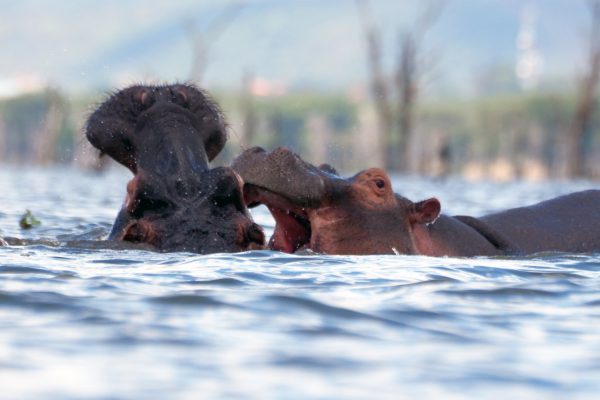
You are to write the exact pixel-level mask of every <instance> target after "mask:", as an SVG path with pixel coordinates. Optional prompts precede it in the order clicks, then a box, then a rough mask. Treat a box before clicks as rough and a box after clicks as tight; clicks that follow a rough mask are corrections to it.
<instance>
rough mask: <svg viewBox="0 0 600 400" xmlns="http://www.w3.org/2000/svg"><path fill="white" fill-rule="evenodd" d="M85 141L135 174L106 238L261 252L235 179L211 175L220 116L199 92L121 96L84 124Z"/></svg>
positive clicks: (181, 89)
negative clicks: (258, 250) (210, 165)
mask: <svg viewBox="0 0 600 400" xmlns="http://www.w3.org/2000/svg"><path fill="white" fill-rule="evenodd" d="M86 136H87V138H88V139H89V141H90V142H91V143H92V145H93V146H95V147H96V148H98V149H99V150H100V151H101V152H102V153H105V154H107V155H108V156H110V157H112V158H113V159H115V160H116V161H117V162H119V163H121V164H122V165H124V166H126V167H127V168H129V169H130V170H131V172H132V173H133V174H134V177H133V179H132V180H131V181H130V182H129V183H128V184H127V196H126V199H125V202H124V204H123V207H122V209H121V211H120V212H119V215H118V216H117V219H116V221H115V223H114V225H113V228H112V231H111V233H110V235H109V239H112V240H122V241H128V242H133V243H144V244H147V245H151V246H152V247H154V248H156V249H158V250H162V251H191V252H197V253H214V252H235V251H244V250H248V249H254V248H262V246H263V244H264V235H263V233H262V230H261V228H260V227H259V226H258V225H256V224H254V223H253V221H252V219H251V217H250V214H249V212H248V209H247V208H246V205H245V203H244V201H243V195H242V181H241V179H240V177H239V176H238V175H237V174H236V173H235V172H234V171H233V170H232V169H231V168H228V167H221V168H213V169H211V168H209V161H211V160H212V159H213V158H214V157H215V156H217V154H218V153H219V152H220V151H221V150H222V148H223V146H224V145H225V142H226V139H227V137H226V132H225V122H224V119H223V116H222V113H221V111H220V110H219V108H218V106H217V105H216V104H215V103H214V102H213V101H212V100H211V99H210V98H209V97H208V95H206V94H205V93H203V92H202V91H200V90H199V89H197V88H195V87H193V86H190V85H182V84H179V85H165V86H143V85H139V86H132V87H129V88H126V89H123V90H121V91H119V92H116V93H115V94H113V95H112V96H110V97H109V98H108V99H107V100H106V101H105V102H104V103H102V105H100V107H99V108H98V109H97V110H96V111H95V112H94V113H93V114H92V115H91V116H90V117H89V119H88V122H87V126H86Z"/></svg>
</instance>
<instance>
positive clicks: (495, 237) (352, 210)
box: [232, 148, 600, 256]
mask: <svg viewBox="0 0 600 400" xmlns="http://www.w3.org/2000/svg"><path fill="white" fill-rule="evenodd" d="M232 167H233V168H234V169H235V170H236V171H237V172H238V173H239V174H240V175H241V177H242V178H243V179H244V181H245V188H244V196H245V198H246V202H247V203H248V204H249V205H250V206H254V205H257V204H265V205H266V206H267V207H268V208H269V210H270V211H271V213H272V214H273V216H274V218H275V222H276V225H275V231H274V234H273V236H272V238H271V241H270V244H269V245H270V248H272V249H274V250H282V251H286V252H294V251H296V250H298V249H312V250H313V251H316V252H321V253H327V254H393V253H396V254H423V255H429V256H445V255H447V256H477V255H507V254H530V253H535V252H540V251H565V252H591V251H597V250H600V227H599V226H600V191H598V190H591V191H586V192H579V193H574V194H570V195H566V196H562V197H558V198H556V199H553V200H548V201H545V202H542V203H539V204H536V205H533V206H530V207H523V208H515V209H511V210H507V211H503V212H499V213H495V214H490V215H487V216H484V217H480V218H474V217H467V216H455V217H451V216H446V215H440V209H441V205H440V202H439V201H438V200H437V199H435V198H431V199H428V200H424V201H421V202H417V203H415V202H412V201H410V200H408V199H406V198H404V197H402V196H400V195H397V194H395V193H394V192H393V191H392V186H391V182H390V179H389V177H388V176H387V174H386V173H385V172H384V171H383V170H381V169H377V168H373V169H368V170H366V171H363V172H360V173H358V174H356V175H355V176H353V177H350V178H347V179H344V178H341V177H340V176H338V175H337V173H336V172H335V170H334V169H333V168H331V167H329V166H321V167H315V166H313V165H311V164H309V163H306V162H305V161H303V160H302V159H301V158H300V157H299V156H297V155H296V154H294V153H292V152H291V151H289V150H287V149H277V150H275V151H273V152H271V153H268V152H265V151H264V150H262V149H260V148H253V149H249V150H247V151H245V152H244V153H242V154H241V155H240V156H239V157H238V158H237V159H236V160H235V161H234V163H233V165H232Z"/></svg>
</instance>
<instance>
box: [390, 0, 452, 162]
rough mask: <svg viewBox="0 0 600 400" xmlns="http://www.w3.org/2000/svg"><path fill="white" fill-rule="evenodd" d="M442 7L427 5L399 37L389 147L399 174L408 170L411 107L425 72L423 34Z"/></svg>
mask: <svg viewBox="0 0 600 400" xmlns="http://www.w3.org/2000/svg"><path fill="white" fill-rule="evenodd" d="M443 5H444V3H443V2H442V1H435V2H429V3H428V4H427V6H426V7H425V9H424V10H423V11H422V13H421V15H420V16H419V18H417V21H416V23H415V25H414V26H413V27H412V28H411V29H410V31H409V32H407V33H405V34H402V35H400V37H399V39H398V42H399V46H398V47H399V49H400V51H399V55H398V63H397V67H396V74H395V75H396V76H395V78H396V79H395V80H396V90H397V93H398V96H397V106H396V118H397V129H398V130H397V137H396V138H395V140H393V141H392V143H391V144H392V145H391V146H390V150H391V154H390V156H389V157H390V158H391V159H392V160H394V162H392V166H393V167H394V169H396V170H399V171H407V170H408V169H409V164H408V162H409V159H410V151H411V146H410V144H411V142H412V135H413V129H414V120H415V106H416V102H417V97H418V95H419V87H420V85H421V82H420V81H421V78H422V75H423V74H424V73H425V72H426V70H427V68H426V67H425V64H426V63H425V61H424V59H423V56H424V55H423V54H422V53H423V51H422V50H421V49H422V47H423V41H424V38H425V35H426V34H427V32H428V31H429V30H430V29H431V28H432V26H433V24H434V23H435V21H436V20H437V19H438V18H439V16H440V15H441V12H442V9H443Z"/></svg>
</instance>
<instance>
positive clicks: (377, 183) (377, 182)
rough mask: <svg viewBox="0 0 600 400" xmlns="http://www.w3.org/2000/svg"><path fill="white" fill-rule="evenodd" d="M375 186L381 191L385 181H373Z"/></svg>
mask: <svg viewBox="0 0 600 400" xmlns="http://www.w3.org/2000/svg"><path fill="white" fill-rule="evenodd" d="M375 186H377V187H378V188H379V189H383V188H384V187H385V181H384V180H383V179H375Z"/></svg>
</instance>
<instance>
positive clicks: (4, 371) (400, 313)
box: [0, 167, 600, 399]
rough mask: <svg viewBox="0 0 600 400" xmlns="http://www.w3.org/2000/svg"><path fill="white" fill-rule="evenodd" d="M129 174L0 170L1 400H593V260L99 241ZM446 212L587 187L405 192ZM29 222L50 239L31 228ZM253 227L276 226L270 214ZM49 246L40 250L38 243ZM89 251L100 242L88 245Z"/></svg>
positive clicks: (596, 319)
mask: <svg viewBox="0 0 600 400" xmlns="http://www.w3.org/2000/svg"><path fill="white" fill-rule="evenodd" d="M128 178H129V176H128V175H127V174H126V173H125V172H123V171H120V170H117V171H110V172H109V173H108V174H104V175H96V174H93V173H85V172H81V171H76V170H71V169H53V168H51V169H26V170H23V169H19V168H16V167H3V168H2V169H1V170H0V232H1V234H2V235H3V236H11V237H19V238H25V239H31V240H35V242H34V243H35V244H32V245H27V246H9V247H6V248H0V384H1V386H2V396H1V397H2V398H9V399H23V398H77V399H80V398H93V399H96V398H191V399H198V398H216V397H222V398H257V399H265V398H285V399H290V398H298V399H304V398H332V399H333V398H342V397H344V398H393V399H399V398H407V399H413V398H416V397H418V396H426V397H424V398H498V399H504V398H507V397H508V396H510V397H511V398H514V399H519V398H536V399H539V398H545V399H564V398H570V399H573V398H591V397H594V396H596V393H598V391H599V390H600V329H599V327H600V255H599V254H585V255H578V254H540V255H535V256H532V257H526V258H523V257H521V258H514V257H512V258H474V259H458V258H428V257H418V256H363V257H338V256H321V255H286V254H281V253H275V252H269V251H258V252H249V253H241V254H235V255H232V254H215V255H210V256H201V255H195V254H188V253H170V254H160V253H154V252H149V251H142V250H116V249H111V248H107V247H106V246H104V245H102V242H99V241H100V240H101V239H103V238H104V237H105V236H106V234H107V233H108V230H109V229H110V226H111V224H112V221H113V218H114V216H115V215H116V213H117V211H118V209H119V207H120V203H121V201H122V199H123V197H124V194H125V184H126V181H127V179H128ZM394 187H395V189H396V191H398V192H400V193H402V194H403V195H405V196H407V197H409V198H411V199H414V200H418V199H424V198H427V197H431V196H433V195H435V196H437V197H438V198H439V199H440V200H441V201H442V207H443V211H444V212H446V213H449V214H471V215H482V214H484V213H487V212H491V211H496V210H499V209H503V208H506V207H513V206H518V205H524V204H529V203H533V202H536V201H539V200H542V199H546V198H550V197H553V196H555V195H559V194H563V193H568V192H570V191H574V190H580V189H586V188H590V187H593V185H592V184H590V183H587V182H569V183H566V182H559V183H541V184H529V183H527V184H525V183H512V184H492V183H476V184H475V183H465V182H463V181H460V180H449V181H445V182H442V181H435V180H424V179H418V178H409V177H403V178H398V179H396V180H395V182H394ZM27 208H28V209H30V210H31V211H32V212H33V213H34V215H35V216H36V217H38V219H40V220H41V221H42V225H41V226H39V227H37V228H35V229H31V230H27V231H23V230H21V229H20V228H19V226H18V220H19V217H20V215H21V214H22V213H23V212H24V211H25V209H27ZM254 216H255V219H256V220H257V221H258V222H259V223H261V224H264V225H266V226H267V228H268V229H272V224H273V222H272V220H271V218H270V216H269V215H268V213H267V212H266V211H265V210H264V209H257V210H256V211H255V212H254ZM40 239H41V240H40ZM94 244H97V246H95V245H94Z"/></svg>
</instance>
